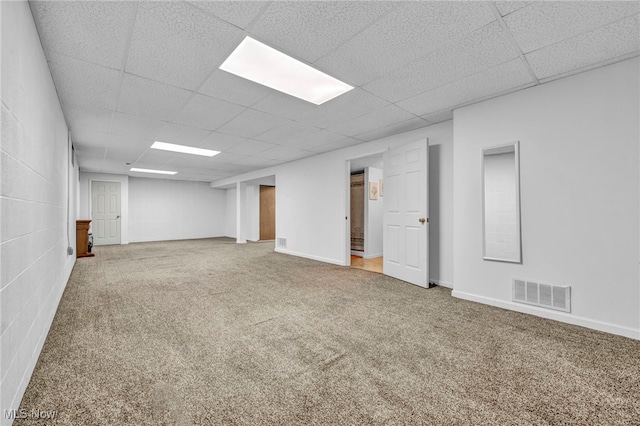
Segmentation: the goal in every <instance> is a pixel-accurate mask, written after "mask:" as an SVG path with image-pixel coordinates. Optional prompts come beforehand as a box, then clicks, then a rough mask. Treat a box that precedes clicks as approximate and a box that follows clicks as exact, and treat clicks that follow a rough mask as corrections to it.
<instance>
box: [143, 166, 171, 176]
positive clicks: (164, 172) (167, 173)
mask: <svg viewBox="0 0 640 426" xmlns="http://www.w3.org/2000/svg"><path fill="white" fill-rule="evenodd" d="M131 171H132V172H140V173H157V174H159V175H175V174H176V173H178V172H170V171H168V170H153V169H139V168H137V167H132V168H131Z"/></svg>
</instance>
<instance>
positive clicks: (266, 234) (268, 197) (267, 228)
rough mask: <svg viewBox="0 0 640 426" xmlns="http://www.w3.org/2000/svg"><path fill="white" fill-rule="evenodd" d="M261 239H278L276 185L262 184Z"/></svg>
mask: <svg viewBox="0 0 640 426" xmlns="http://www.w3.org/2000/svg"><path fill="white" fill-rule="evenodd" d="M260 239H261V240H275V239H276V187H275V186H264V185H260Z"/></svg>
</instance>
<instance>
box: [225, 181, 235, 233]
mask: <svg viewBox="0 0 640 426" xmlns="http://www.w3.org/2000/svg"><path fill="white" fill-rule="evenodd" d="M237 193H238V191H237V190H236V189H235V188H229V189H227V190H226V191H225V199H226V200H225V203H226V210H225V233H224V234H225V236H227V237H230V238H236V210H237V206H236V195H237Z"/></svg>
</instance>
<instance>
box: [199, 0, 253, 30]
mask: <svg viewBox="0 0 640 426" xmlns="http://www.w3.org/2000/svg"><path fill="white" fill-rule="evenodd" d="M189 3H191V4H192V5H194V6H196V7H198V8H200V9H202V10H204V11H205V12H207V13H210V14H212V15H214V16H217V17H218V18H220V19H222V20H224V21H227V22H229V23H230V24H233V25H235V26H237V27H240V28H242V29H246V28H247V26H248V25H249V24H250V23H251V21H253V19H254V18H255V17H256V16H257V15H258V14H259V13H260V10H262V8H263V7H264V6H265V3H264V2H261V1H190V2H189Z"/></svg>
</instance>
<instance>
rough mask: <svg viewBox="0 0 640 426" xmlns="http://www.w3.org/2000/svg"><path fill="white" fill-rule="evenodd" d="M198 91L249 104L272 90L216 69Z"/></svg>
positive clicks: (241, 103)
mask: <svg viewBox="0 0 640 426" xmlns="http://www.w3.org/2000/svg"><path fill="white" fill-rule="evenodd" d="M198 92H199V93H202V94H203V95H207V96H211V97H213V98H218V99H222V100H223V101H227V102H231V103H234V104H239V105H244V106H251V105H253V104H255V103H256V102H258V101H259V100H260V99H262V98H264V97H265V96H267V95H268V94H269V93H271V92H273V89H269V88H268V87H266V86H263V85H261V84H257V83H254V82H252V81H249V80H247V79H244V78H241V77H238V76H236V75H233V74H231V73H228V72H226V71H222V70H217V71H216V72H214V73H213V74H212V75H211V77H209V79H208V80H207V81H206V83H204V84H203V85H202V87H200V88H199V89H198Z"/></svg>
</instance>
